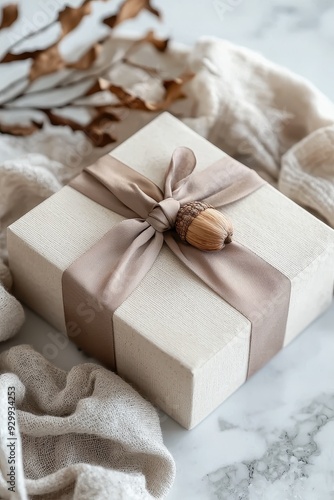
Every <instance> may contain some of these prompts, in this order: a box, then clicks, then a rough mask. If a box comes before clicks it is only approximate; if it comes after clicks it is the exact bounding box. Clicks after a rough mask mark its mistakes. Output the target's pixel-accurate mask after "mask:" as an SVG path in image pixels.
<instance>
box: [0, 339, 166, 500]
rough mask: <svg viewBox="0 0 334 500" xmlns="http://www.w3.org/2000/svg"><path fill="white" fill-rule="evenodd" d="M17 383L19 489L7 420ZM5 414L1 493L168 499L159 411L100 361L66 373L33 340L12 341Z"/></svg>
mask: <svg viewBox="0 0 334 500" xmlns="http://www.w3.org/2000/svg"><path fill="white" fill-rule="evenodd" d="M11 387H15V393H16V395H15V397H16V407H17V410H16V413H17V424H16V425H18V428H19V430H20V434H21V438H20V435H19V434H18V433H16V436H15V437H17V441H15V453H16V465H15V468H16V470H15V475H16V478H15V479H16V480H15V482H16V487H15V489H16V494H15V495H13V494H12V496H10V495H9V493H10V492H9V491H8V485H6V481H7V477H6V475H7V473H8V467H9V466H8V463H7V459H8V457H9V450H8V447H7V445H8V443H9V442H11V440H12V439H13V436H12V437H11V436H10V435H9V433H8V429H7V425H5V424H6V422H7V421H8V416H7V408H8V398H7V392H8V388H11ZM10 390H11V391H12V389H10ZM0 419H1V426H0V497H1V498H4V499H9V498H10V499H22V500H23V499H26V498H31V499H34V500H65V499H66V500H67V499H72V498H73V499H75V500H76V499H80V500H93V499H94V500H110V499H113V500H134V499H136V500H137V499H144V500H146V499H147V500H149V499H153V498H162V497H163V496H164V495H165V494H166V492H167V491H168V489H169V488H170V486H171V484H172V482H173V479H174V472H175V471H174V462H173V459H172V457H171V456H170V454H169V452H168V451H167V450H166V448H165V447H164V445H163V441H162V435H161V430H160V423H159V418H158V416H157V413H156V412H154V411H153V409H152V407H151V404H150V403H149V402H147V401H145V400H144V399H143V398H142V397H141V396H139V394H138V393H137V392H136V391H135V390H133V389H132V388H131V387H130V386H129V385H127V384H126V383H125V382H124V381H123V380H122V379H121V378H120V377H118V376H117V375H115V374H114V373H112V372H110V371H109V370H106V369H104V368H102V367H100V366H98V365H95V364H90V363H87V364H81V365H78V366H76V367H74V368H72V370H71V371H70V372H69V373H66V372H64V371H62V370H60V369H59V368H56V367H55V366H53V365H51V364H50V363H49V362H48V361H46V360H45V359H44V358H43V356H42V355H40V354H38V353H37V352H35V351H34V350H33V349H32V348H31V347H29V346H24V345H22V346H16V347H13V348H11V349H10V350H9V351H7V352H4V353H2V354H1V355H0ZM8 437H9V439H8ZM21 446H22V451H23V453H22V451H21ZM22 455H23V458H22ZM23 470H24V473H25V479H24V475H23Z"/></svg>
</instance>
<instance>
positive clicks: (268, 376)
mask: <svg viewBox="0 0 334 500" xmlns="http://www.w3.org/2000/svg"><path fill="white" fill-rule="evenodd" d="M154 3H155V5H160V6H161V7H162V8H163V11H164V13H165V23H164V24H162V25H158V23H155V22H152V19H151V18H149V17H148V16H147V15H142V16H141V17H140V19H139V21H136V22H132V21H131V22H129V23H127V25H126V26H125V27H124V29H123V30H124V31H127V32H129V31H130V32H133V31H134V30H138V29H141V30H144V29H145V28H146V27H148V26H152V25H154V26H156V27H157V28H158V29H159V31H160V32H161V33H162V34H164V33H170V34H171V35H172V36H173V38H174V39H175V40H177V41H181V42H188V43H192V42H194V41H195V39H196V38H197V37H198V36H201V35H203V34H209V35H215V36H221V37H225V38H228V39H230V40H231V41H233V42H236V43H239V44H242V45H245V46H247V47H249V48H252V49H255V50H258V51H260V52H261V53H263V54H264V55H265V56H267V57H268V58H270V59H272V60H274V61H276V62H278V63H280V64H283V65H284V66H287V67H289V68H290V69H292V70H294V71H296V72H298V73H300V74H302V75H303V76H305V77H307V78H309V79H310V80H311V81H312V82H313V83H314V84H315V85H317V86H318V87H319V88H320V89H321V90H322V91H323V92H325V93H326V94H327V95H328V96H329V97H331V98H332V99H334V87H333V84H332V82H333V81H334V65H333V64H332V60H333V59H332V58H333V49H334V31H333V28H332V26H333V22H334V5H333V2H332V0H294V1H292V0H290V1H288V0H269V1H267V2H261V1H260V0H247V1H246V0H210V1H209V2H208V1H207V0H196V1H194V0H182V2H179V1H177V0H169V2H168V5H166V4H167V2H163V1H162V0H159V1H156V2H154ZM169 27H172V28H171V29H170V28H169ZM333 333H334V305H332V307H331V309H330V310H329V311H328V312H327V313H326V314H325V315H323V316H322V317H321V318H320V319H319V320H317V321H316V322H315V323H314V324H313V325H311V326H310V327H309V328H308V329H307V331H306V332H304V333H303V334H302V335H300V336H299V337H298V339H296V340H295V341H294V342H293V343H292V344H291V345H290V346H288V347H287V348H286V349H285V350H284V351H282V352H281V353H280V354H279V355H278V356H276V358H275V359H274V360H273V361H272V362H271V363H269V365H267V366H266V367H265V368H264V369H263V370H261V371H260V372H259V373H258V374H256V375H255V376H254V377H253V378H252V379H251V380H249V381H248V382H247V384H245V385H244V386H243V387H242V388H241V389H239V390H238V391H237V392H236V393H235V394H234V395H233V396H231V397H230V398H229V399H228V400H227V401H226V402H225V403H224V404H222V405H221V406H220V407H219V408H218V409H217V410H216V411H215V412H214V413H213V414H211V415H210V416H209V417H208V418H207V419H206V420H205V421H204V422H203V423H202V424H200V425H199V426H198V427H197V428H195V429H194V430H192V431H185V430H183V429H182V428H181V427H180V426H179V425H178V424H176V423H175V422H173V421H172V420H171V419H170V418H168V417H166V416H165V415H163V414H161V424H162V428H163V433H164V439H165V443H166V445H167V447H168V448H169V450H170V451H171V452H172V454H173V456H174V458H175V460H176V464H177V478H176V481H175V485H174V487H173V489H172V491H171V493H170V494H169V496H168V500H179V499H183V500H202V499H203V500H205V499H218V500H276V499H277V500H333V499H334V362H333V359H334V335H333ZM55 339H56V332H55V330H54V329H52V328H51V327H50V326H49V325H47V324H46V323H45V322H43V321H42V320H41V319H39V318H38V317H36V316H35V315H34V314H33V313H31V312H29V311H27V321H26V324H25V325H24V327H23V329H22V331H21V332H20V334H19V335H18V336H16V337H15V338H14V339H13V340H11V341H10V342H7V343H5V344H3V345H2V349H4V348H7V347H9V346H10V345H13V344H18V343H22V342H25V343H28V342H29V343H32V344H33V345H35V347H36V348H37V349H38V350H39V351H41V352H43V354H44V355H46V357H48V358H49V359H51V360H52V361H53V362H54V363H55V364H57V365H58V366H60V367H62V368H66V369H68V368H70V367H71V366H72V365H73V364H75V363H78V362H80V361H82V360H83V359H84V358H83V356H82V354H81V353H80V352H79V351H78V350H77V349H76V348H75V347H74V346H73V345H71V344H69V345H68V346H67V347H66V349H59V348H57V345H56V341H55ZM54 346H56V348H55V347H54ZM85 360H86V358H85Z"/></svg>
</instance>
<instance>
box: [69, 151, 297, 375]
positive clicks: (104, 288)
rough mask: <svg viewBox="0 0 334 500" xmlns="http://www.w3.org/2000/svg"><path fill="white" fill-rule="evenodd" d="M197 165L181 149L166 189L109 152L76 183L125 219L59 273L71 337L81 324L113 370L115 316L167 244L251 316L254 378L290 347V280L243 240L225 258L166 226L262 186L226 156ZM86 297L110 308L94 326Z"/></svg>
mask: <svg viewBox="0 0 334 500" xmlns="http://www.w3.org/2000/svg"><path fill="white" fill-rule="evenodd" d="M195 165H196V158H195V155H194V153H193V152H192V151H191V150H190V149H188V148H185V147H182V148H177V149H176V150H175V151H174V153H173V155H172V158H171V162H170V165H169V167H168V169H167V176H166V180H165V189H164V192H163V191H162V190H161V189H160V188H159V187H158V186H157V185H156V184H154V182H152V181H151V180H150V179H148V178H146V177H144V176H143V175H142V174H140V173H138V172H136V171H135V170H133V169H132V168H131V167H129V166H127V165H124V164H123V163H121V162H120V161H119V160H116V158H113V157H112V156H110V155H106V156H105V157H103V158H101V159H100V160H99V161H98V162H97V163H96V164H94V165H91V166H90V167H88V168H87V169H86V170H85V171H84V172H83V173H82V174H81V175H79V176H78V177H77V178H76V179H74V181H72V182H71V184H70V185H71V187H73V188H74V189H77V190H78V191H80V192H81V193H82V194H84V195H86V196H88V197H89V198H91V199H92V200H94V201H95V202H96V203H99V204H100V205H103V206H104V207H106V208H108V209H110V210H113V211H114V212H116V213H118V214H119V215H121V216H123V217H125V218H126V219H127V220H125V221H122V222H120V223H119V224H116V226H114V227H113V228H112V229H111V230H110V231H109V232H107V233H106V234H105V236H104V237H103V238H102V239H101V240H99V241H98V242H97V243H96V244H95V245H93V247H92V248H90V249H89V250H88V251H87V252H86V253H85V254H84V255H82V256H81V257H79V259H77V261H75V262H74V263H72V264H71V266H70V267H69V268H67V269H66V271H65V272H64V274H63V279H62V283H63V298H64V309H65V318H66V324H67V330H68V333H69V336H73V333H72V335H71V332H72V331H73V325H74V326H75V327H76V329H75V332H76V334H75V341H76V343H78V344H79V345H81V347H82V348H83V349H84V350H86V351H89V352H90V354H91V355H93V356H95V357H96V358H98V359H99V360H101V361H102V362H104V363H106V364H109V366H110V365H111V366H113V367H114V368H115V363H114V362H113V358H114V357H115V353H114V342H113V332H112V330H113V328H112V317H113V314H114V312H115V311H116V309H117V308H118V307H119V306H120V305H121V304H122V302H123V301H124V300H126V299H127V297H128V296H129V295H130V294H131V293H132V291H133V290H134V289H135V287H136V286H137V285H139V283H140V281H141V280H142V279H143V278H144V276H145V275H146V274H147V273H148V271H149V270H150V269H151V267H152V265H153V264H154V262H155V260H156V259H157V257H158V255H159V252H160V250H161V248H162V245H163V243H164V242H165V243H166V244H167V246H168V247H169V249H170V250H171V251H172V252H173V254H174V255H175V256H176V257H177V258H179V259H180V261H181V262H183V263H184V265H185V266H186V267H187V268H188V269H189V270H191V271H192V272H193V273H194V274H195V275H197V276H198V277H199V278H200V279H201V280H202V281H203V282H204V283H206V284H207V285H208V286H209V287H210V288H211V289H212V290H213V291H214V292H216V293H217V294H218V295H219V296H220V297H221V298H222V299H223V300H225V301H226V302H228V303H229V304H230V305H231V306H232V307H233V308H234V309H236V310H237V311H239V312H240V313H241V314H243V315H244V316H245V318H247V319H248V320H249V321H250V322H251V337H250V349H249V362H248V370H247V374H248V376H249V375H251V374H252V373H254V372H255V371H256V370H258V369H259V368H260V367H261V366H262V365H263V364H264V363H265V362H266V361H268V360H269V359H270V358H271V357H272V356H273V355H274V354H275V353H276V352H278V350H279V349H280V348H281V347H282V345H283V340H284V336H285V330H286V322H287V317H288V311H289V302H290V290H291V282H290V280H289V279H288V278H287V277H286V276H284V275H283V274H282V273H281V272H280V271H279V270H278V269H275V268H274V267H273V266H272V265H271V264H269V263H268V262H266V261H265V260H263V259H262V258H261V257H259V256H258V255H256V254H255V253H253V251H252V250H251V249H249V248H246V247H244V246H243V245H241V244H238V242H237V241H234V242H233V243H231V245H228V247H227V248H225V249H224V254H223V255H222V254H221V252H204V251H200V250H198V249H197V248H194V247H192V246H191V245H187V244H185V243H184V242H183V241H181V240H180V238H178V237H176V235H175V234H174V233H173V232H172V231H169V230H170V229H171V228H172V227H173V226H174V225H175V222H176V217H177V213H178V211H179V209H180V206H184V205H185V204H186V203H188V202H192V201H193V200H197V201H200V202H203V203H206V204H209V205H213V206H214V207H215V208H221V207H223V206H224V205H226V204H228V203H234V202H236V201H238V200H240V199H241V198H243V197H245V196H248V195H249V194H251V193H253V192H254V191H256V190H257V189H259V188H261V186H263V184H264V181H263V180H262V179H261V178H260V177H259V176H258V175H257V174H256V173H255V172H254V171H252V170H250V169H248V168H247V167H245V166H243V165H241V164H240V163H239V162H237V161H235V160H233V159H232V158H230V157H228V156H222V158H221V159H220V160H219V161H217V162H216V163H214V164H213V165H211V166H209V167H207V168H206V169H204V170H202V171H199V172H195V171H194V169H195ZM92 224H93V222H92ZM86 297H90V298H94V299H95V300H97V301H98V303H101V304H103V306H104V307H103V308H102V310H101V311H96V313H94V320H93V321H91V322H88V321H87V319H86V315H84V314H83V313H82V311H83V306H84V305H85V299H86ZM199 306H200V304H199ZM143 313H146V311H143ZM203 314H205V311H203ZM222 329H223V325H222Z"/></svg>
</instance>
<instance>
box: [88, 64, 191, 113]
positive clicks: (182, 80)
mask: <svg viewBox="0 0 334 500" xmlns="http://www.w3.org/2000/svg"><path fill="white" fill-rule="evenodd" d="M193 77H194V74H193V73H184V74H183V75H180V76H178V77H177V78H175V79H173V80H164V81H163V86H164V88H165V93H164V97H163V99H162V100H161V101H157V102H153V101H147V100H144V99H142V98H141V97H138V96H135V95H134V94H132V93H131V92H128V91H127V90H125V89H124V88H122V87H120V86H118V85H113V84H112V83H110V82H108V81H107V80H105V79H103V78H99V80H98V81H97V82H96V83H95V84H94V85H93V87H92V88H91V89H89V90H88V92H87V95H90V93H94V92H99V91H102V90H109V91H110V92H112V93H113V94H115V95H116V97H117V98H118V99H119V101H120V102H119V104H116V105H114V107H126V108H129V109H139V110H142V111H161V110H164V109H166V108H168V107H169V106H170V105H171V104H172V103H173V102H174V101H176V100H177V99H182V98H183V97H185V95H184V93H183V91H182V88H183V86H184V85H185V84H186V83H187V82H189V80H191V79H192V78H193Z"/></svg>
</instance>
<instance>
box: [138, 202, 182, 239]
mask: <svg viewBox="0 0 334 500" xmlns="http://www.w3.org/2000/svg"><path fill="white" fill-rule="evenodd" d="M179 209H180V202H179V201H177V200H174V198H166V199H164V200H162V201H160V203H157V204H156V205H155V206H154V208H153V210H152V211H151V212H150V213H149V215H148V217H147V219H146V222H148V223H149V224H150V225H151V226H152V227H153V228H154V229H155V230H156V231H158V232H159V233H164V232H165V231H168V230H169V229H172V228H173V227H174V225H175V221H176V216H177V213H178V211H179Z"/></svg>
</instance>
